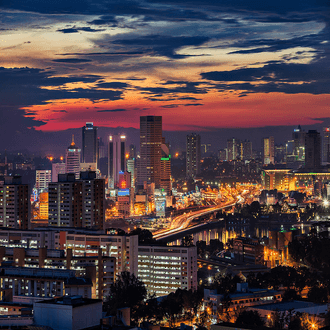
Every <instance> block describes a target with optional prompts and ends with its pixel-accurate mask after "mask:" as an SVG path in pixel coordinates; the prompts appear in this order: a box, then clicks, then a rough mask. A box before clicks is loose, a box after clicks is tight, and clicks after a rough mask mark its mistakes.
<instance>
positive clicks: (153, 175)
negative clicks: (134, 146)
mask: <svg viewBox="0 0 330 330" xmlns="http://www.w3.org/2000/svg"><path fill="white" fill-rule="evenodd" d="M162 134H163V131H162V117H161V116H141V117H140V160H139V167H138V169H139V171H138V184H139V185H143V183H144V182H147V184H149V183H155V187H156V188H159V187H160V178H161V155H162V153H161V145H162Z"/></svg>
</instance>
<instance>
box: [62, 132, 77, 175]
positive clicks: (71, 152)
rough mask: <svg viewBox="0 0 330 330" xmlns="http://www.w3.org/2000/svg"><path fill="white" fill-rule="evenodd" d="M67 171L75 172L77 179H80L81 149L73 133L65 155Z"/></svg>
mask: <svg viewBox="0 0 330 330" xmlns="http://www.w3.org/2000/svg"><path fill="white" fill-rule="evenodd" d="M65 172H66V173H74V175H75V177H76V179H79V173H80V149H78V148H77V146H76V145H75V143H74V136H73V135H72V142H71V144H70V146H69V147H68V149H67V150H66V157H65Z"/></svg>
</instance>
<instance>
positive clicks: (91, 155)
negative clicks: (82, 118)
mask: <svg viewBox="0 0 330 330" xmlns="http://www.w3.org/2000/svg"><path fill="white" fill-rule="evenodd" d="M98 160H99V145H98V139H97V127H96V126H94V125H93V123H92V122H89V123H86V126H84V127H82V163H98Z"/></svg>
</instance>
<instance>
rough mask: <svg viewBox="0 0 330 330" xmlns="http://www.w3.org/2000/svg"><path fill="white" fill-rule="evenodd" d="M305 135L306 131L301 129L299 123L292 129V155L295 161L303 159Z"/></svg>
mask: <svg viewBox="0 0 330 330" xmlns="http://www.w3.org/2000/svg"><path fill="white" fill-rule="evenodd" d="M305 135H306V132H305V131H303V130H302V129H301V126H300V125H299V126H298V127H297V128H295V129H294V130H293V133H292V140H293V155H294V156H295V159H296V161H304V160H305Z"/></svg>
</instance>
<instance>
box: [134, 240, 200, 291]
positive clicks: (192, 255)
mask: <svg viewBox="0 0 330 330" xmlns="http://www.w3.org/2000/svg"><path fill="white" fill-rule="evenodd" d="M138 260H139V272H138V276H139V278H140V279H141V281H143V282H144V284H145V286H146V288H147V290H148V293H150V294H155V295H156V296H158V297H159V296H165V295H168V294H169V293H171V292H175V291H176V290H177V289H186V290H190V289H192V290H196V289H197V247H196V246H192V247H181V246H180V247H178V246H171V247H166V246H165V247H164V246H139V248H138Z"/></svg>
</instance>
